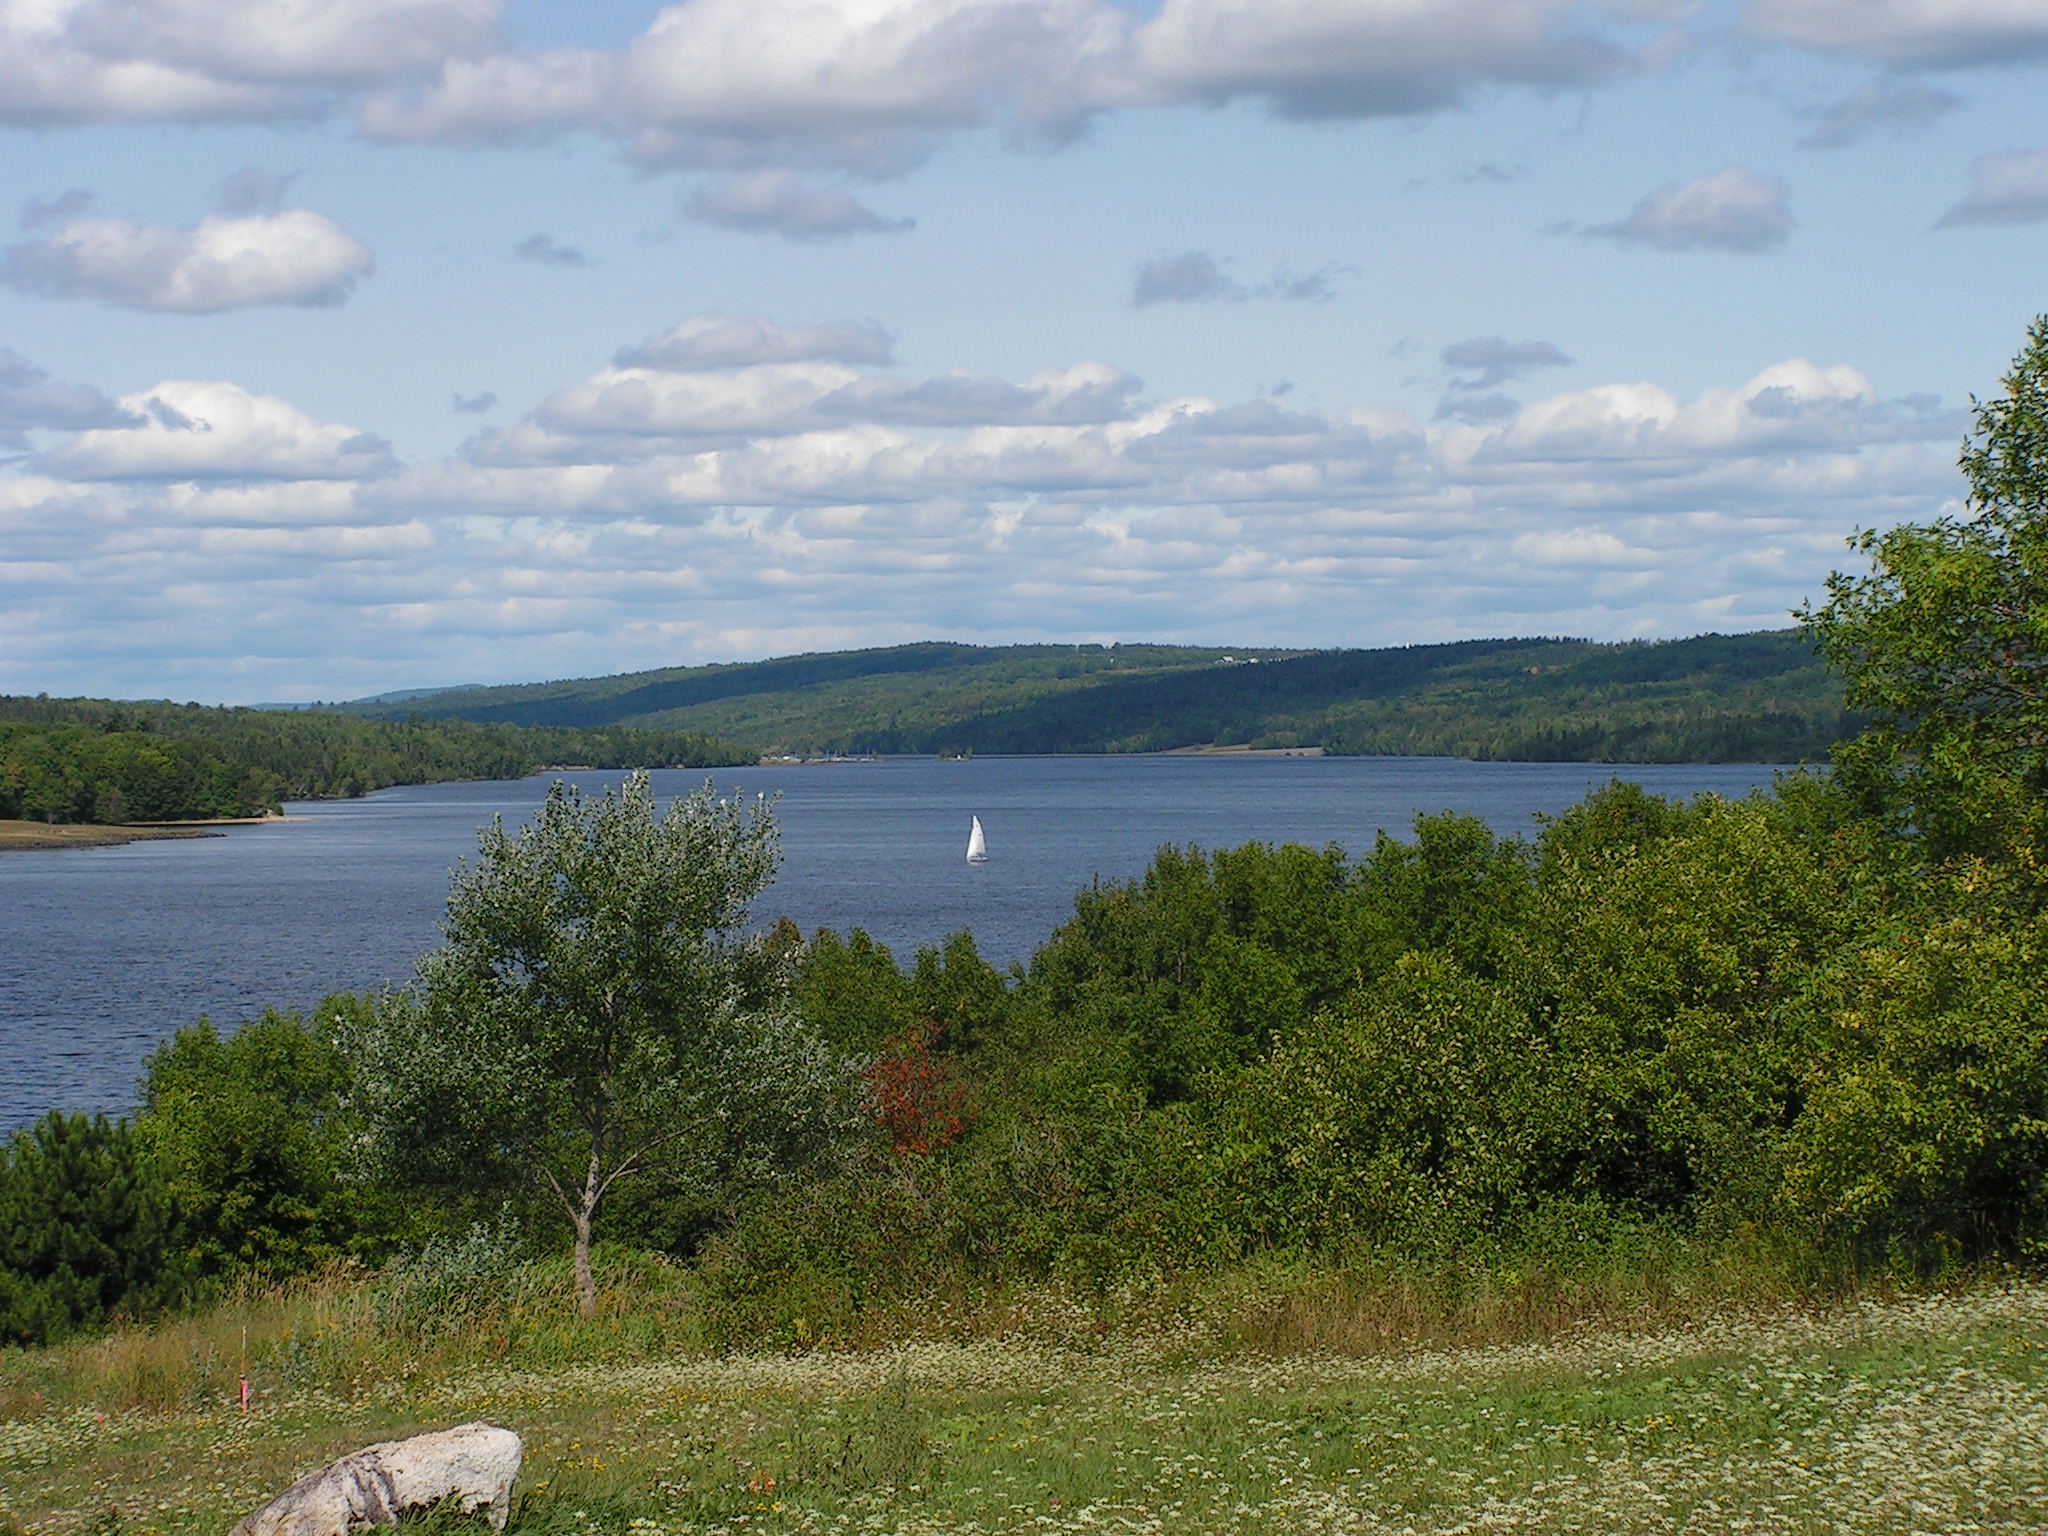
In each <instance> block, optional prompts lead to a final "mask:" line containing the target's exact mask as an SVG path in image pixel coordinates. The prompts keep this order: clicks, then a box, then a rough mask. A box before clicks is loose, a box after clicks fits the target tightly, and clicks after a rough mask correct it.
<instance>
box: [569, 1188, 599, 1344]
mask: <svg viewBox="0 0 2048 1536" xmlns="http://www.w3.org/2000/svg"><path fill="white" fill-rule="evenodd" d="M603 1193H604V1187H603V1186H602V1185H601V1184H599V1183H598V1179H597V1154H596V1153H595V1152H592V1153H591V1155H590V1172H589V1174H588V1175H587V1176H586V1177H585V1178H584V1181H583V1203H582V1204H581V1205H580V1206H579V1207H577V1210H576V1214H575V1216H574V1217H573V1218H572V1219H573V1220H574V1221H575V1223H576V1310H577V1311H578V1312H580V1313H582V1314H583V1316H585V1317H586V1318H589V1317H595V1316H597V1281H596V1280H594V1279H592V1278H591V1274H590V1218H591V1217H592V1216H594V1215H596V1214H597V1202H598V1200H599V1198H600V1197H601V1196H602V1195H603Z"/></svg>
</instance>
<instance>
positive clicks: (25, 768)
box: [0, 697, 752, 825]
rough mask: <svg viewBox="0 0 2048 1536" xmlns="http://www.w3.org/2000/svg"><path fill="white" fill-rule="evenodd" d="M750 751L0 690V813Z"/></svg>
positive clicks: (616, 735)
mask: <svg viewBox="0 0 2048 1536" xmlns="http://www.w3.org/2000/svg"><path fill="white" fill-rule="evenodd" d="M749 761H752V754H750V753H748V752H745V751H743V750H742V749H740V748H736V747H733V746H731V745H729V744H727V743H724V742H719V741H715V740H712V739H710V738H708V737H705V736H701V735H696V734H693V733H689V732H683V731H653V730H638V729H632V728H627V727H607V728H603V729H594V730H571V729H565V728H554V727H522V726H509V725H477V724H474V723H471V722H468V721H459V720H431V721H430V720H419V719H413V720H401V721H372V720H364V719H359V718H356V717H353V716H349V715H343V714H339V713H335V712H333V711H328V710H258V709H226V708H220V709H209V708H206V707H204V706H201V705H197V704H185V705H177V704H169V703H118V702H114V701H111V700H102V699H49V698H42V697H37V698H21V697H11V698H0V819H15V820H25V821H41V822H98V823H103V824H107V825H120V824H123V823H129V822H148V821H186V820H203V819H210V818H215V817H241V816H260V815H264V814H266V813H269V812H274V811H276V810H277V809H278V808H279V807H280V806H281V805H282V803H283V802H284V801H286V800H318V799H334V798H345V797H349V796H354V795H360V794H365V793H367V792H369V791H370V790H373V789H383V788H386V787H388V786H390V785H394V784H432V783H440V782H444V781H446V780H451V779H509V778H520V777H523V776H525V775H526V774H529V773H532V772H534V771H535V770H536V769H538V768H540V767H542V766H544V765H546V764H550V763H575V764H579V765H582V766H586V767H593V768H640V767H680V768H701V767H712V766H718V765H724V764H732V763H739V762H749Z"/></svg>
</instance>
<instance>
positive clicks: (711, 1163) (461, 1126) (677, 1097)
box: [354, 773, 846, 1317]
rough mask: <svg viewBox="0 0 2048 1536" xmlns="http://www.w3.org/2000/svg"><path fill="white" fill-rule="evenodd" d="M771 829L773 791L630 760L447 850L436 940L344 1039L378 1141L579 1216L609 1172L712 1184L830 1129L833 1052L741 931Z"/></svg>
mask: <svg viewBox="0 0 2048 1536" xmlns="http://www.w3.org/2000/svg"><path fill="white" fill-rule="evenodd" d="M778 856H779V852H778V846H777V839H776V827H775V821H774V817H773V814H772V811H771V807H770V806H769V804H768V802H766V801H765V800H762V799H755V800H752V801H742V800H740V799H739V798H737V797H735V798H732V799H721V798H719V797H717V796H716V795H714V794H713V793H712V791H711V788H710V786H709V784H706V785H705V786H704V787H703V788H702V789H699V790H698V791H696V792H695V793H693V794H691V795H689V796H687V797H684V798H681V799H678V800H676V801H674V802H672V803H671V805H670V806H669V807H668V809H667V811H666V813H665V814H664V813H661V812H660V811H659V810H658V807H657V805H656V800H655V795H654V792H653V789H652V787H651V786H650V784H649V781H648V778H647V775H646V774H644V773H636V774H634V775H632V776H631V777H629V778H628V779H627V780H626V781H625V783H624V784H623V785H621V786H620V788H619V789H617V790H616V791H612V792H607V793H606V794H605V795H603V796H602V797H599V798H597V799H591V798H587V797H586V796H584V795H583V794H582V793H581V791H579V790H578V789H577V788H576V787H575V786H573V785H568V784H563V783H560V782H557V783H556V784H555V785H554V787H553V788H552V789H551V790H550V791H549V792H548V796H547V800H546V801H545V803H544V804H543V805H542V806H541V809H540V812H539V814H538V815H537V816H536V817H535V818H534V819H533V821H531V822H530V823H528V824H527V825H526V826H524V827H522V828H520V829H518V830H517V831H513V832H508V831H507V830H506V829H505V826H504V824H503V822H502V820H499V821H495V822H493V824H492V825H491V826H490V827H489V828H487V829H486V830H485V831H484V832H483V833H482V835H481V837H480V839H479V847H478V856H477V858H476V860H475V862H474V863H471V864H466V865H464V866H463V867H462V868H460V869H458V870H457V871H456V873H455V876H454V878H453V881H452V886H451V890H450V893H449V897H448V911H447V917H446V920H445V922H444V924H443V932H444V936H445V938H444V942H443V943H442V945H441V947H440V948H439V949H437V950H434V951H433V952H432V953H430V954H428V955H427V956H425V957H424V958H423V959H422V960H421V962H420V965H419V974H418V979H417V982H416V984H415V985H414V986H413V987H412V988H411V989H409V990H408V991H405V992H402V993H397V994H393V995H391V996H388V997H387V998H385V999H384V1001H383V1004H382V1006H381V1007H379V1008H378V1009H377V1010H376V1011H375V1014H374V1017H372V1018H371V1019H370V1020H368V1021H367V1024H366V1026H365V1027H364V1028H363V1030H362V1031H361V1032H360V1033H359V1035H358V1036H357V1038H356V1040H355V1042H354V1050H355V1054H356V1055H357V1057H358V1078H357V1081H358V1083H359V1085H360V1091H361V1092H362V1093H363V1094H364V1096H365V1098H366V1099H367V1100H368V1105H367V1107H368V1109H369V1114H370V1121H371V1124H372V1125H373V1127H374V1130H373V1134H372V1141H373V1150H374V1151H375V1152H376V1153H377V1154H379V1156H380V1160H382V1161H384V1162H385V1163H386V1165H387V1167H388V1168H390V1169H391V1170H392V1171H395V1172H399V1173H402V1174H406V1175H409V1176H411V1177H415V1178H420V1179H427V1180H433V1181H437V1182H446V1183H451V1184H477V1183H482V1182H488V1181H489V1180H490V1179H492V1178H494V1177H497V1178H500V1179H502V1178H503V1177H504V1176H506V1175H511V1176H514V1177H519V1178H524V1179H527V1180H530V1181H531V1182H532V1183H533V1184H534V1185H535V1186H537V1188H538V1190H539V1192H540V1193H541V1194H542V1196H543V1197H544V1200H545V1203H546V1204H548V1205H551V1206H552V1207H553V1208H555V1209H556V1210H558V1211H559V1212H560V1213H561V1215H562V1216H563V1217H564V1219H565V1220H566V1221H567V1222H568V1224H569V1226H570V1228H571V1229H572V1231H573V1232H574V1241H575V1276H576V1296H577V1302H578V1305H579V1307H580V1308H581V1310H582V1313H583V1315H584V1316H586V1317H588V1316H591V1315H593V1313H594V1312H595V1310H596V1302H597V1288H596V1284H595V1282H594V1280H593V1279H592V1276H591V1268H590V1249H591V1238H592V1233H593V1230H594V1227H595V1224H596V1221H597V1217H598V1213H599V1211H600V1210H601V1209H602V1207H603V1204H604V1201H605V1197H606V1196H607V1194H609V1193H610V1192H611V1191H612V1190H613V1189H614V1188H615V1187H617V1186H618V1184H619V1183H620V1182H621V1181H622V1180H626V1179H632V1178H636V1177H640V1176H643V1175H647V1174H651V1173H654V1172H657V1171H658V1172H660V1173H661V1174H663V1176H664V1179H665V1181H667V1182H671V1183H681V1184H683V1185H685V1186H687V1185H688V1184H689V1183H690V1182H691V1181H692V1179H693V1178H694V1179H695V1180H696V1182H698V1183H699V1184H701V1185H703V1186H704V1187H706V1188H707V1189H708V1188H709V1187H710V1186H712V1185H713V1184H715V1183H717V1182H718V1181H720V1180H721V1179H728V1180H729V1178H730V1176H731V1175H732V1173H733V1172H734V1171H735V1170H736V1169H739V1170H744V1169H747V1168H749V1167H760V1166H765V1165H766V1164H769V1163H771V1162H773V1161H774V1160H775V1159H776V1158H777V1157H778V1156H779V1155H782V1154H786V1153H787V1152H789V1151H790V1150H791V1148H792V1143H793V1142H795V1141H800V1140H802V1139H803V1138H804V1137H805V1136H807V1135H818V1134H824V1133H826V1132H828V1131H829V1129H830V1127H831V1125H832V1123H833V1117H834V1113H835V1105H836V1104H837V1103H838V1102H839V1101H840V1100H842V1099H843V1093H842V1092H841V1086H842V1085H843V1083H844V1080H845V1076H846V1074H845V1072H844V1070H843V1067H842V1066H841V1064H839V1063H837V1062H836V1061H835V1060H834V1059H833V1058H832V1056H831V1055H830V1053H829V1052H828V1051H826V1050H825V1048H824V1047H823V1046H822V1045H821V1044H820V1043H819V1042H818V1041H817V1040H816V1039H815V1037H813V1036H812V1035H811V1034H810V1033H809V1032H808V1031H807V1030H806V1029H805V1028H804V1026H803V1025H802V1024H801V1022H800V1021H799V1020H798V1018H797V1015H796V1012H795V1010H794V1009H793V1008H792V1007H790V1006H789V1004H788V1001H787V993H788V984H787V977H786V974H785V971H786V967H784V966H783V965H782V964H781V963H780V962H779V961H778V960H777V958H776V957H775V955H774V954H773V952H772V951H771V949H770V948H769V947H768V946H766V945H764V944H762V943H760V942H758V941H750V940H748V939H747V938H746V937H745V935H744V932H743V925H744V924H745V922H746V918H747V911H748V907H749V904H750V903H751V902H752V900H753V899H754V897H755V896H757V895H758V894H759V893H760V892H761V891H762V889H763V888H765V887H766V886H767V884H768V882H769V880H770V879H771V878H772V877H773V875H774V872H775V868H776V864H777V860H778Z"/></svg>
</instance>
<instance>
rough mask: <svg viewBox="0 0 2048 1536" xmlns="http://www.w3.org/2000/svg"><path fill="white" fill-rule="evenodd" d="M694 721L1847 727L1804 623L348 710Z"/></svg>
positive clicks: (702, 727) (664, 676) (773, 732)
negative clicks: (1685, 633) (1603, 638)
mask: <svg viewBox="0 0 2048 1536" xmlns="http://www.w3.org/2000/svg"><path fill="white" fill-rule="evenodd" d="M345 707H347V708H349V709H350V710H352V711H354V712H356V713H360V714H363V715H366V716H370V717H373V718H387V719H398V718H403V717H406V716H408V715H410V716H416V717H424V718H435V719H462V720H472V721H481V722H494V723H509V724H521V725H558V726H568V725H576V726H597V725H607V726H609V725H629V726H640V727H658V728H664V729H676V730H689V731H700V732H704V733H707V734H710V735H715V736H718V737H721V738H723V739H726V740H731V741H744V742H749V743H752V744H753V745H755V746H757V747H759V748H760V749H761V750H763V751H764V752H776V753H800V754H821V753H871V752H878V753H889V752H936V753H958V752H967V751H974V752H1153V751H1164V750H1169V749H1172V748H1179V747H1198V746H1233V745H1235V746H1251V747H1296V746H1320V747H1322V748H1323V749H1324V750H1325V751H1329V752H1343V753H1384V754H1389V755H1411V756H1419V755H1443V756H1454V757H1472V758H1501V759H1531V760H1539V761H1573V762H1582V761H1611V762H1716V761H1719V762H1726V761H1762V762H1792V761H1807V760H1816V759H1819V758H1821V757H1823V756H1825V754H1826V751H1827V748H1828V746H1829V745H1830V744H1831V743H1833V742H1834V741H1836V740H1839V739H1841V738H1842V737H1843V736H1845V735H1848V734H1850V732H1851V729H1852V722H1851V721H1850V720H1849V718H1848V717H1847V716H1846V715H1845V714H1844V712H1843V709H1842V699H1841V687H1840V685H1839V683H1838V682H1837V681H1836V680H1835V679H1834V678H1833V677H1832V676H1831V675H1830V674H1828V673H1827V672H1826V671H1824V670H1823V668H1822V667H1821V665H1820V663H1819V661H1818V660H1816V659H1815V657H1814V655H1813V654H1812V650H1811V648H1810V646H1809V645H1808V644H1807V642H1806V640H1805V639H1804V637H1802V636H1801V635H1800V634H1799V633H1798V632H1797V631H1794V630H1782V631H1771V632H1765V633H1758V634H1747V635H1704V636H1700V637H1698V638H1695V639H1690V640H1671V641H1657V642H1638V643H1625V644H1595V643H1593V642H1590V641H1584V640H1560V639H1519V640H1467V641H1458V642H1455V643H1451V644H1444V645H1415V646H1401V647H1395V648H1389V649H1382V650H1324V651H1306V652H1303V651H1287V650H1271V649H1263V648H1256V647H1254V648H1250V649H1232V650H1223V649H1219V648H1212V647H1192V646H1155V645H1115V646H1094V645H1088V646H1070V645H1017V646H973V645H960V644H952V643H929V644H920V645H905V646H893V647H889V648H886V649H877V650H864V651H837V652H831V653H824V654H815V655H804V656H790V657H783V658H779V659H776V660H772V661H762V662H746V663H735V664H729V665H720V666H705V667H677V668H669V669H665V670H660V671H651V672H633V673H626V674H623V675H620V676H614V677H602V678H590V679H581V680H570V681H562V682H552V683H540V684H532V685H525V686H517V687H498V688H462V689H452V690H450V691H448V692H445V693H439V694H430V695H425V696H419V697H413V698H408V699H406V700H404V701H402V702H396V703H393V702H381V701H368V700H366V701H363V702H361V703H358V704H355V705H350V706H345Z"/></svg>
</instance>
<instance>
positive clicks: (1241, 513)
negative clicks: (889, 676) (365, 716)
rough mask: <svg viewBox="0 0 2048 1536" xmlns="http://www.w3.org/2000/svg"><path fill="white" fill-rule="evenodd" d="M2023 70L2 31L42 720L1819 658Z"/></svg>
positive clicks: (2011, 12)
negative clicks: (1191, 652) (1828, 604)
mask: <svg viewBox="0 0 2048 1536" xmlns="http://www.w3.org/2000/svg"><path fill="white" fill-rule="evenodd" d="M2044 76H2048V3H2044V0H1732V3H1725V4H1723V3H1711V4H1704V5H1700V4H1687V3H1682V0H1616V3H1613V4H1608V5H1571V4H1556V3H1550V0H1158V3H1154V4H1142V5H1139V4H1131V5H1123V4H1117V3H1115V0H682V3H680V4H675V5H670V6H660V5H655V4H627V3H610V4H585V5H574V6H569V5H560V4H539V3H533V0H516V3H509V4H505V3H500V0H266V3H262V4H255V3H242V0H0V134H4V143H5V146H6V147H5V154H4V158H0V348H4V349H5V350H4V351H0V691H6V692H15V693H22V692H30V693H32V692H39V691H47V692H50V693H53V694H93V695H109V696H118V697H157V696H169V697H173V698H178V699H186V698H192V699H199V700H202V701H207V702H252V701H263V700H308V699H335V698H345V697H352V696H357V695H361V694H364V693H369V692H374V691H380V690H383V689H388V688H402V687H417V686H426V685H431V684H437V683H454V682H464V681H482V682H499V681H529V680H537V679H542V678H551V677H562V676H572V675H587V674H597V673H606V672H615V671H625V670H632V669H638V668H644V667H652V666H661V665H673V664H678V663H690V662H699V661H718V660H733V659H745V658H752V657H759V656H766V655H777V654H786V653H789V652H792V651H798V650H808V649H826V648H838V647H844V646H857V645H877V644H888V643H894V642H898V641H903V640H910V639H919V638H932V637H945V638H956V639H965V640H974V641H984V642H991V643H995V642H1005V641H1012V640H1042V639H1044V640H1074V641H1080V640H1102V641H1106V640H1185V641H1198V642H1212V643H1218V644H1233V645H1243V644H1264V645H1302V646H1329V645H1382V644H1400V643H1405V642H1410V641H1428V640H1442V639H1450V638H1456V637H1461V636H1473V635H1497V634H1530V633H1541V634H1577V635H1589V636H1594V637H1598V638H1622V637H1629V636H1665V635H1683V634H1694V633H1699V632H1702V631H1706V630H1722V631H1730V630H1739V629H1750V628H1759V627H1766V626H1777V625H1780V624H1782V623H1784V622H1786V615H1787V612H1788V610H1789V609H1791V608H1792V607H1794V606H1796V605H1797V604H1798V603H1799V602H1801V601H1802V600H1804V599H1806V598H1809V597H1812V596H1814V595H1815V594H1816V593H1818V592H1819V590H1820V587H1821V582H1822V580H1823V579H1824V577H1825V576H1826V574H1827V572H1828V571H1829V570H1831V569H1834V568H1836V567H1838V566H1842V565H1844V564H1845V563H1847V562H1849V561H1850V560H1851V558H1852V557H1851V556H1850V555H1849V553H1848V552H1847V550H1846V549H1845V548H1844V540H1845V538H1846V537H1847V536H1848V535H1850V534H1852V533H1853V532H1854V531H1855V530H1857V529H1859V528H1864V527H1881V526H1886V525H1889V524H1891V523H1895V522H1898V521H1902V520H1909V519H1911V520H1920V519H1925V518H1928V517H1931V516H1934V515H1938V514H1939V513H1941V512H1942V511H1944V510H1945V509H1946V510H1949V511H1954V510H1957V504H1956V498H1957V497H1958V495H1959V494H1960V484H1959V482H1958V480H1957V478H1956V475H1955V471H1954V467H1953V466H1954V458H1955V449H1956V444H1957V441H1958V439H1959V437H1960V436H1961V433H1962V431H1963V430H1964V427H1965V426H1966V424H1967V419H1968V402H1969V397H1970V396H1971V395H1972V394H1973V393H1974V394H1977V395H1980V396H1981V395H1986V394H1990V393H1993V392H1995V390H1996V389H1997V387H1998V378H1999V375H2000V374H2001V373H2002V371H2003V370H2004V368H2005V366H2006V364H2007V362H2008V361H2009V359H2010V357H2011V355H2012V354H2013V352H2014V351H2015V350H2016V349H2017V347H2018V345H2019V343H2020V340H2021V336H2022V332H2023V330H2024V327H2025V325H2026V323H2027V322H2028V320H2029V319H2030V318H2031V317H2032V316H2033V315H2035V314H2036V313H2037V312H2040V311H2042V310H2044V309H2048V281H2044V272H2048V261H2044V258H2048V110H2044V101H2048V92H2044V89H2043V86H2044ZM10 218H11V219H12V224H11V226H10V225H9V224H8V223H7V221H8V220H9V219H10Z"/></svg>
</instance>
